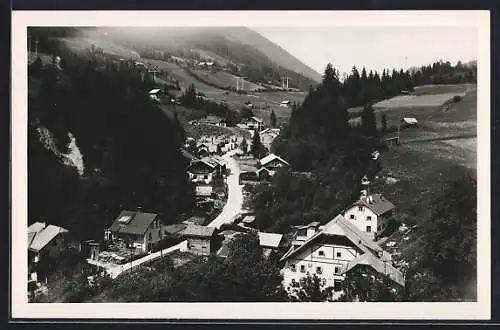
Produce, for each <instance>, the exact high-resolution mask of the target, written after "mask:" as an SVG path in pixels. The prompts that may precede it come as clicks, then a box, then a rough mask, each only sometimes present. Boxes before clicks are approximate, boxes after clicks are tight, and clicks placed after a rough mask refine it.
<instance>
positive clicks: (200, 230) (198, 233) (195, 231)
mask: <svg viewBox="0 0 500 330" xmlns="http://www.w3.org/2000/svg"><path fill="white" fill-rule="evenodd" d="M214 232H215V227H206V226H198V225H189V226H187V227H186V229H184V230H183V231H182V232H181V233H182V235H184V236H191V237H206V238H208V237H212V235H213V234H214Z"/></svg>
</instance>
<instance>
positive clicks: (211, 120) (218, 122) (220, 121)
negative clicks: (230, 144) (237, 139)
mask: <svg viewBox="0 0 500 330" xmlns="http://www.w3.org/2000/svg"><path fill="white" fill-rule="evenodd" d="M198 122H199V123H201V124H209V125H215V126H220V127H226V126H227V121H226V120H225V119H224V118H219V117H215V116H207V117H206V118H202V119H200V120H199V121H198Z"/></svg>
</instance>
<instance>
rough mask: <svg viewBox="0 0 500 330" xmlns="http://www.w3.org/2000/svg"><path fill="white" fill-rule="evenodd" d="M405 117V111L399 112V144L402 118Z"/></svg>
mask: <svg viewBox="0 0 500 330" xmlns="http://www.w3.org/2000/svg"><path fill="white" fill-rule="evenodd" d="M402 119H403V112H400V113H399V120H398V138H397V140H396V141H397V142H396V144H399V139H400V134H401V120H402Z"/></svg>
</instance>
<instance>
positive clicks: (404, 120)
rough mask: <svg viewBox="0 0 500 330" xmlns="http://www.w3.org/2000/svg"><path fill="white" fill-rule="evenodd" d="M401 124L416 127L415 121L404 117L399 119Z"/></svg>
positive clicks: (416, 122)
mask: <svg viewBox="0 0 500 330" xmlns="http://www.w3.org/2000/svg"><path fill="white" fill-rule="evenodd" d="M401 124H403V125H404V126H417V125H418V121H417V119H415V118H412V117H405V118H402V119H401Z"/></svg>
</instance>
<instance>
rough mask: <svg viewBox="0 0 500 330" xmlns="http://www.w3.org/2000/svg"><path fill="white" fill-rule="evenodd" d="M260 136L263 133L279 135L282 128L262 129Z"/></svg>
mask: <svg viewBox="0 0 500 330" xmlns="http://www.w3.org/2000/svg"><path fill="white" fill-rule="evenodd" d="M259 134H260V136H262V135H263V134H273V135H279V134H280V129H279V128H266V129H264V130H262V131H260V133H259Z"/></svg>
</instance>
